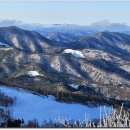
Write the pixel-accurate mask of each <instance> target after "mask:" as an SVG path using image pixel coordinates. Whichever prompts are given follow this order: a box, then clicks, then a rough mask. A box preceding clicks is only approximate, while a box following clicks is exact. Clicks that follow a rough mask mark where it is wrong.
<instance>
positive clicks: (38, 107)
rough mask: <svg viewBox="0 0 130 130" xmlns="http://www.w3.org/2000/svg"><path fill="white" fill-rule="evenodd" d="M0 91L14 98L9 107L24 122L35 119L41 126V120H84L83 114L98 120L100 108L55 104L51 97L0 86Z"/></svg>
mask: <svg viewBox="0 0 130 130" xmlns="http://www.w3.org/2000/svg"><path fill="white" fill-rule="evenodd" d="M0 91H2V92H4V93H5V94H7V95H8V96H10V97H16V98H17V99H16V102H15V104H14V105H13V106H11V107H10V109H11V110H13V117H14V118H20V119H21V118H23V119H24V120H25V121H28V120H31V119H34V118H35V119H37V120H38V122H39V123H40V124H41V123H42V122H43V120H44V119H45V120H47V121H48V120H49V119H51V120H52V121H57V119H58V117H59V116H60V117H61V118H65V117H66V118H67V119H68V118H70V119H72V120H79V119H80V120H81V121H83V120H84V119H85V113H86V114H87V115H89V117H88V118H89V119H99V117H100V107H93V108H91V107H87V106H85V105H81V104H76V103H75V104H67V103H61V102H57V101H56V100H55V98H54V97H53V96H51V95H49V96H48V97H46V96H41V95H36V94H32V93H31V92H29V91H25V90H23V89H18V88H13V87H7V86H2V85H1V86H0ZM109 111H111V107H106V112H107V113H108V112H109Z"/></svg>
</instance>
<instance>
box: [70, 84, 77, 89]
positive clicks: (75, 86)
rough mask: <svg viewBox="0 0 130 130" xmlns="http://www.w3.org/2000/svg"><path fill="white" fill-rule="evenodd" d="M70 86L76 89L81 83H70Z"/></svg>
mask: <svg viewBox="0 0 130 130" xmlns="http://www.w3.org/2000/svg"><path fill="white" fill-rule="evenodd" d="M69 86H70V87H72V88H74V89H78V88H79V85H75V84H69Z"/></svg>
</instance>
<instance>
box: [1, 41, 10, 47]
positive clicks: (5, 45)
mask: <svg viewBox="0 0 130 130" xmlns="http://www.w3.org/2000/svg"><path fill="white" fill-rule="evenodd" d="M0 46H2V47H9V45H8V44H5V43H2V42H0Z"/></svg>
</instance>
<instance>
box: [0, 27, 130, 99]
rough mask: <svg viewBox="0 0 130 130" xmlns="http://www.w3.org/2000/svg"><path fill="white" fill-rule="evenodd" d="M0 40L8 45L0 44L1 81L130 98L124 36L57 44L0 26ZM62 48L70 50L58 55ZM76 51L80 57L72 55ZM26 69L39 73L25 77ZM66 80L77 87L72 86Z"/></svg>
mask: <svg viewBox="0 0 130 130" xmlns="http://www.w3.org/2000/svg"><path fill="white" fill-rule="evenodd" d="M14 37H15V38H14ZM14 39H15V40H14ZM23 41H24V42H23ZM0 42H2V43H5V44H8V45H10V47H1V48H0V80H1V82H2V83H6V84H7V83H10V84H12V85H16V86H22V87H23V86H24V87H26V88H29V89H34V90H36V91H40V92H41V88H46V89H47V88H48V89H51V90H52V91H62V92H65V91H70V92H71V93H74V94H75V92H77V93H78V94H81V95H86V94H90V93H93V94H94V95H98V94H100V96H101V95H102V96H105V97H111V98H114V99H118V100H129V99H130V95H129V91H130V58H129V55H130V52H129V48H130V36H129V35H126V34H122V33H113V32H101V33H97V34H95V35H93V36H89V37H86V38H83V39H80V40H79V41H77V42H72V43H57V42H54V41H51V40H48V39H47V38H44V37H43V36H41V35H40V34H38V33H36V32H32V31H26V30H22V29H20V28H17V27H6V28H4V27H3V28H0ZM32 46H34V49H33V47H32ZM37 46H38V47H37ZM65 49H71V51H70V52H69V53H68V52H67V53H64V52H66V51H65ZM75 49H76V50H75ZM72 52H73V53H72ZM77 52H78V54H82V57H77V56H75V54H76V53H77ZM29 71H36V72H38V73H39V74H40V75H39V76H35V77H31V76H29V75H28V72H29ZM69 84H76V85H78V86H79V88H78V89H77V90H75V89H72V88H71V87H70V86H69ZM90 88H91V89H90ZM90 95H91V96H92V94H90Z"/></svg>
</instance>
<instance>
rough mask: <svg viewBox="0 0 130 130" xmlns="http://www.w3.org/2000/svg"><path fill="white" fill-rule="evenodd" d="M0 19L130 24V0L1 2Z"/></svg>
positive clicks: (33, 21) (32, 21) (30, 21)
mask: <svg viewBox="0 0 130 130" xmlns="http://www.w3.org/2000/svg"><path fill="white" fill-rule="evenodd" d="M0 19H16V20H21V21H24V22H29V23H41V24H63V23H68V24H80V25H88V24H91V23H93V22H97V21H101V20H104V19H106V20H109V21H111V22H119V23H126V24H128V25H130V2H110V1H109V2H67V1H66V2H65V1H64V2H59V1H57V2H0Z"/></svg>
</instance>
